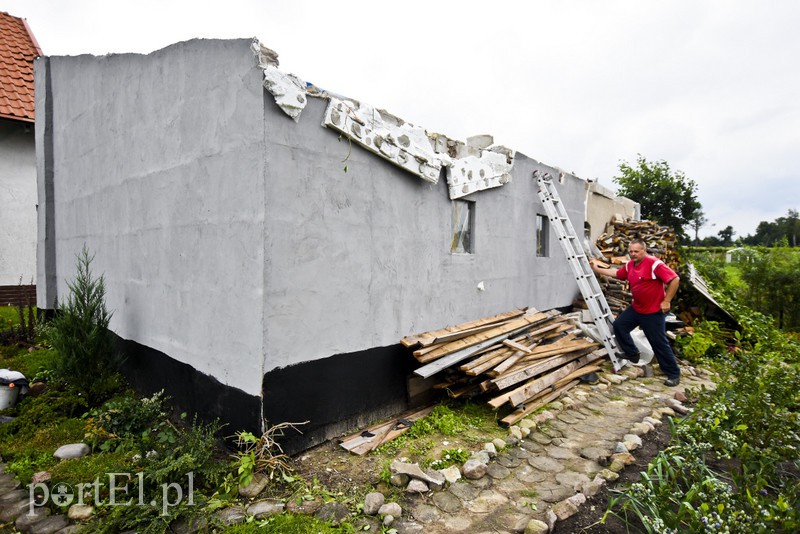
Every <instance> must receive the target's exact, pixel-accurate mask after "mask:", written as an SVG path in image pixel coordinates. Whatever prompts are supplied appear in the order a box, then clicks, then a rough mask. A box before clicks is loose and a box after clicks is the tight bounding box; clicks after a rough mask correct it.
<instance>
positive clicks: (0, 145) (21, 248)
mask: <svg viewBox="0 0 800 534" xmlns="http://www.w3.org/2000/svg"><path fill="white" fill-rule="evenodd" d="M20 278H21V280H20ZM20 281H21V282H22V284H23V285H29V284H35V283H36V151H35V145H34V132H33V124H29V123H22V122H18V121H11V120H6V119H0V286H3V285H17V284H19V283H20Z"/></svg>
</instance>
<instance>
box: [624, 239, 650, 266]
mask: <svg viewBox="0 0 800 534" xmlns="http://www.w3.org/2000/svg"><path fill="white" fill-rule="evenodd" d="M628 255H629V256H630V257H631V259H632V260H633V261H634V262H636V263H638V262H640V261H642V260H643V259H644V257H645V256H647V251H645V249H644V247H643V246H642V245H640V244H639V243H633V244H631V245H630V246H628Z"/></svg>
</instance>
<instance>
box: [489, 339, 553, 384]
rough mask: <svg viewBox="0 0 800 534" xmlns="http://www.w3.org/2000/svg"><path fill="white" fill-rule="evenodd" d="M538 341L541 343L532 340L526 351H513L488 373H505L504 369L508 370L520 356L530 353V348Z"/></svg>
mask: <svg viewBox="0 0 800 534" xmlns="http://www.w3.org/2000/svg"><path fill="white" fill-rule="evenodd" d="M539 343H541V341H536V342H534V344H533V345H531V346H530V347H528V350H527V351H526V352H522V351H520V352H515V353H514V354H512V355H511V356H509V357H508V358H506V359H505V361H503V362H501V363H500V364H499V365H497V366H496V367H495V368H494V369H492V371H491V373H490V375H491V376H499V375H501V374H503V373H505V372H506V371H508V370H509V369H510V368H511V367H512V366H513V365H514V364H515V363H517V362H518V361H519V360H520V359H521V358H522V357H523V356H524V355H525V354H530V353H531V352H532V349H533V348H534V347H536V346H537V345H538V344H539Z"/></svg>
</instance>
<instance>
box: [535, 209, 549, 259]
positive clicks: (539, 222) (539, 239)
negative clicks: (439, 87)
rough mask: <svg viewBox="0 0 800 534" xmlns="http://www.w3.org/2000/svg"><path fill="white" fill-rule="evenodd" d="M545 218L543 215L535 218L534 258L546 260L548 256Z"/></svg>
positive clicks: (546, 222)
mask: <svg viewBox="0 0 800 534" xmlns="http://www.w3.org/2000/svg"><path fill="white" fill-rule="evenodd" d="M548 230H549V228H548V221H547V217H545V216H544V215H537V216H536V256H538V257H540V258H546V257H548V256H549V254H548V252H547V248H548V243H547V241H548V239H547V236H548V235H549V231H548Z"/></svg>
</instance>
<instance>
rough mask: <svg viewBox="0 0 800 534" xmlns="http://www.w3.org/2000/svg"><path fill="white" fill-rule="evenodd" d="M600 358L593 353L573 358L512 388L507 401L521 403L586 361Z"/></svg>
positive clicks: (513, 404) (512, 403)
mask: <svg viewBox="0 0 800 534" xmlns="http://www.w3.org/2000/svg"><path fill="white" fill-rule="evenodd" d="M600 358H602V356H601V355H598V354H594V353H592V354H587V355H586V356H582V357H580V358H578V359H577V360H575V361H574V362H571V363H568V364H566V365H564V366H563V367H562V368H561V369H558V370H557V371H553V372H552V373H550V374H548V375H545V376H543V377H541V378H537V379H535V380H533V381H531V382H529V383H528V384H526V385H524V386H523V387H521V388H518V389H516V390H514V392H513V393H512V394H511V395H510V396H509V398H508V402H510V403H511V405H512V406H517V405H519V404H522V403H523V402H525V401H526V400H527V399H529V398H530V397H532V396H533V395H535V394H536V393H538V392H540V391H541V390H543V389H544V388H546V387H548V386H550V385H552V384H554V383H556V382H558V381H559V380H560V379H562V378H565V377H567V376H569V375H570V373H572V372H574V371H576V370H577V369H580V368H581V367H583V366H584V365H586V364H587V363H591V362H593V361H596V360H599V359H600Z"/></svg>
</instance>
